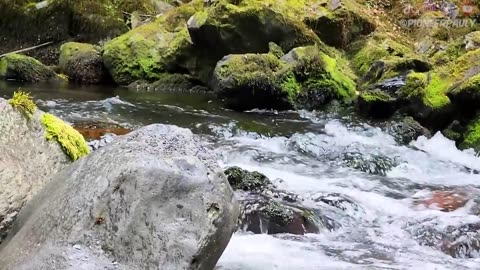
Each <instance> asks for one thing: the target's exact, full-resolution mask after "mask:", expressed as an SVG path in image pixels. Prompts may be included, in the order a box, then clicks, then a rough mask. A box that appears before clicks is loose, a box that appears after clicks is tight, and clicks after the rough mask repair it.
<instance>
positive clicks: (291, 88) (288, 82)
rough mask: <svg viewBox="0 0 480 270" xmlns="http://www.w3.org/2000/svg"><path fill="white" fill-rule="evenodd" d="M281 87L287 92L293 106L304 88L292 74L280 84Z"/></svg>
mask: <svg viewBox="0 0 480 270" xmlns="http://www.w3.org/2000/svg"><path fill="white" fill-rule="evenodd" d="M280 87H281V88H282V89H283V90H284V91H286V92H287V95H288V99H289V101H290V102H291V103H292V104H293V103H294V102H295V98H296V97H297V96H298V95H299V94H300V93H301V91H302V86H301V85H300V84H299V83H298V81H297V79H296V78H295V76H294V75H293V74H292V73H289V74H288V75H286V76H285V77H284V78H283V79H282V82H281V84H280Z"/></svg>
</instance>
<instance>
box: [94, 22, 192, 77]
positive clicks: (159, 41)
mask: <svg viewBox="0 0 480 270" xmlns="http://www.w3.org/2000/svg"><path fill="white" fill-rule="evenodd" d="M190 45H191V40H190V36H189V34H188V30H187V28H186V27H184V28H182V29H181V30H180V31H178V32H166V31H164V30H162V29H161V28H160V26H159V25H157V24H155V23H150V24H146V25H142V26H139V27H137V28H135V29H133V30H132V31H130V32H128V33H126V34H124V35H122V36H120V37H118V38H116V39H113V40H112V41H110V42H108V43H107V44H105V46H104V52H103V59H104V62H105V65H106V67H107V68H108V70H109V71H110V73H111V75H112V77H113V78H114V80H115V81H116V82H117V83H119V84H128V83H131V82H133V81H136V80H140V79H146V80H149V81H154V80H156V79H158V77H159V74H161V73H162V72H168V71H169V70H171V69H174V67H175V65H176V64H177V57H180V56H182V55H183V54H184V52H185V51H186V50H188V49H189V48H190Z"/></svg>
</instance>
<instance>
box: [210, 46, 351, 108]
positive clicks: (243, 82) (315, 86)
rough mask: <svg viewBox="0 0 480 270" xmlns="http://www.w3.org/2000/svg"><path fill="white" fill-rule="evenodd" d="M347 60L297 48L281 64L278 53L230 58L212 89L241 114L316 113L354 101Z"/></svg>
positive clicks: (218, 70) (217, 70)
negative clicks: (254, 111)
mask: <svg viewBox="0 0 480 270" xmlns="http://www.w3.org/2000/svg"><path fill="white" fill-rule="evenodd" d="M343 61H344V60H343V59H341V58H340V57H339V58H333V57H330V56H329V55H327V54H326V53H325V52H322V51H321V50H319V48H317V47H315V46H308V47H299V48H295V49H293V50H292V51H290V52H289V53H287V54H286V55H284V56H283V57H282V58H281V59H278V58H277V57H276V56H275V55H274V54H273V53H267V54H244V55H241V54H240V55H229V56H226V57H225V58H224V59H222V60H221V61H220V62H219V63H218V64H217V66H216V68H215V71H214V76H213V77H214V79H213V83H212V87H213V89H214V91H215V92H216V94H217V95H218V96H219V97H220V98H221V99H223V100H224V101H225V103H226V104H227V106H229V107H231V108H233V109H236V110H247V109H253V108H268V109H291V108H307V109H315V108H319V107H321V106H322V105H324V104H326V103H327V102H329V101H331V100H332V99H337V100H340V101H343V102H350V101H352V100H353V98H354V97H355V87H356V85H355V82H354V79H353V77H354V76H353V75H352V73H351V71H350V70H349V69H348V66H346V65H344V62H343Z"/></svg>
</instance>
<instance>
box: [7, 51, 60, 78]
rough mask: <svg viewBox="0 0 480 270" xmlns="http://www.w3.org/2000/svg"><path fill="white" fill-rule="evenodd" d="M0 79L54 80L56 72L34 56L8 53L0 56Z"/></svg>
mask: <svg viewBox="0 0 480 270" xmlns="http://www.w3.org/2000/svg"><path fill="white" fill-rule="evenodd" d="M0 79H5V80H15V81H24V82H39V81H49V80H56V79H57V75H56V73H55V72H54V71H53V70H52V69H50V68H49V67H47V66H45V65H44V64H42V63H40V61H38V60H36V59H35V58H32V57H29V56H25V55H21V54H9V55H7V56H4V57H2V58H0Z"/></svg>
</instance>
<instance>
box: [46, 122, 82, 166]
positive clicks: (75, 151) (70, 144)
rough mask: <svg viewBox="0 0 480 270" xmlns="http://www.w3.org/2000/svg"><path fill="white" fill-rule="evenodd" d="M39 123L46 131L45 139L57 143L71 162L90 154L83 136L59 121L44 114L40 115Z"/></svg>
mask: <svg viewBox="0 0 480 270" xmlns="http://www.w3.org/2000/svg"><path fill="white" fill-rule="evenodd" d="M41 121H42V124H43V125H44V126H45V129H46V131H45V137H46V139H47V140H49V141H57V142H58V143H59V144H60V146H61V147H62V149H63V151H64V152H65V154H66V155H68V156H69V157H70V159H71V160H73V161H75V160H77V159H79V158H81V157H83V156H85V155H87V154H89V153H90V148H89V147H88V145H87V142H86V141H85V139H84V138H83V136H82V135H81V134H80V133H79V132H78V131H76V130H75V129H74V128H73V127H71V126H70V125H68V124H66V123H65V122H64V121H62V120H61V119H59V118H57V117H56V116H54V115H52V114H49V113H45V114H43V115H42V118H41Z"/></svg>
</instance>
